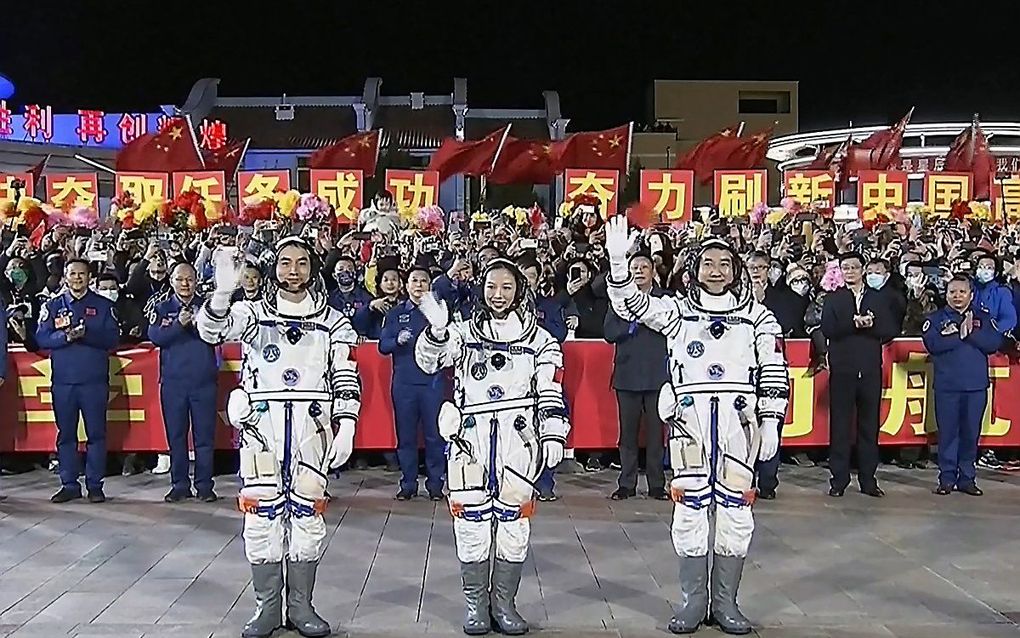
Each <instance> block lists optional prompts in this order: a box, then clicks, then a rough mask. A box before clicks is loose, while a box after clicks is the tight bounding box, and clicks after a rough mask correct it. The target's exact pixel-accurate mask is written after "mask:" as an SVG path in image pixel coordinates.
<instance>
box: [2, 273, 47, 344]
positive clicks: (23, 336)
mask: <svg viewBox="0 0 1020 638" xmlns="http://www.w3.org/2000/svg"><path fill="white" fill-rule="evenodd" d="M4 274H5V276H6V281H5V282H4V283H5V284H6V285H5V286H0V291H2V293H3V294H2V298H3V301H4V303H5V304H6V307H7V328H8V330H9V333H8V341H9V342H10V343H20V344H23V345H24V346H25V349H26V350H28V351H29V352H35V351H36V350H38V349H39V345H38V343H36V340H35V329H36V319H37V318H38V317H39V299H38V298H37V297H36V295H35V294H33V289H34V288H35V285H34V283H33V278H34V274H33V271H32V270H31V268H30V266H29V264H28V262H26V261H25V260H24V259H22V258H20V257H12V258H10V259H8V260H7V265H6V269H5V271H4Z"/></svg>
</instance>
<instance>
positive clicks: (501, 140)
mask: <svg viewBox="0 0 1020 638" xmlns="http://www.w3.org/2000/svg"><path fill="white" fill-rule="evenodd" d="M513 125H514V124H513V122H510V123H509V124H507V125H506V128H505V129H503V136H502V137H500V138H499V146H497V147H496V153H495V154H494V155H493V156H492V165H491V166H489V172H490V173H491V172H492V171H494V170H496V162H497V161H498V160H499V154H500V153H502V152H503V145H504V144H506V138H507V137H508V136H509V135H510V127H511V126H513Z"/></svg>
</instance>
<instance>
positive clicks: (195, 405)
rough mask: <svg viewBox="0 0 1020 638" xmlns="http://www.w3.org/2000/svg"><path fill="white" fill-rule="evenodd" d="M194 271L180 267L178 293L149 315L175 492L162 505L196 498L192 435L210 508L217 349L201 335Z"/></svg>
mask: <svg viewBox="0 0 1020 638" xmlns="http://www.w3.org/2000/svg"><path fill="white" fill-rule="evenodd" d="M197 285H198V281H197V273H196V272H195V268H194V267H193V266H192V265H191V264H188V263H179V264H177V265H176V266H174V269H173V270H172V271H171V273H170V286H171V287H172V290H173V292H172V293H171V294H168V295H165V296H164V297H163V298H161V299H158V300H156V302H155V303H154V304H153V305H152V309H151V311H150V313H149V340H150V341H152V342H153V343H154V344H156V345H157V346H159V399H160V405H161V406H162V408H163V424H164V426H165V427H166V440H167V443H168V444H169V445H170V481H171V487H170V491H169V492H168V493H167V495H166V496H165V497H163V500H164V501H166V502H167V503H178V502H180V501H183V500H184V499H186V498H192V497H193V496H194V495H193V494H192V492H191V479H190V478H189V477H188V430H189V426H190V429H191V436H192V439H193V441H194V444H195V489H197V490H198V498H199V500H201V501H204V502H206V503H212V502H214V501H215V500H216V493H215V492H213V452H214V449H215V438H216V375H217V370H218V366H217V365H216V350H215V349H214V348H213V346H211V345H209V344H208V343H206V342H205V341H202V338H201V337H199V335H198V329H197V328H196V327H195V313H197V312H198V309H199V308H201V307H202V301H203V300H202V298H201V297H199V296H198V295H196V294H195V288H196V286H197Z"/></svg>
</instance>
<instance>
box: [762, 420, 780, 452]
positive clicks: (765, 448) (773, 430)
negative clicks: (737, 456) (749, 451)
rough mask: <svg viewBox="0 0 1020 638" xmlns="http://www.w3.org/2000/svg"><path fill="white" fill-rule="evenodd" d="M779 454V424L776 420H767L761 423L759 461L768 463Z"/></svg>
mask: <svg viewBox="0 0 1020 638" xmlns="http://www.w3.org/2000/svg"><path fill="white" fill-rule="evenodd" d="M777 452H779V424H778V423H777V422H776V420H775V419H767V420H765V421H763V422H762V423H761V447H760V448H759V449H758V460H760V461H767V460H769V459H771V458H772V457H773V456H775V455H776V453H777Z"/></svg>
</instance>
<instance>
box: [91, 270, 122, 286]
mask: <svg viewBox="0 0 1020 638" xmlns="http://www.w3.org/2000/svg"><path fill="white" fill-rule="evenodd" d="M104 281H112V282H113V283H115V284H117V287H118V288H120V280H119V279H117V277H116V276H114V274H113V273H110V272H104V273H101V274H100V275H99V276H98V277H96V285H97V286H98V285H99V284H101V283H103V282H104Z"/></svg>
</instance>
